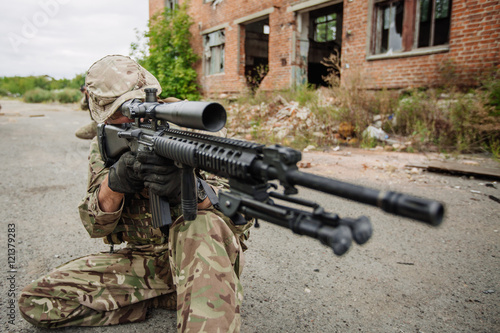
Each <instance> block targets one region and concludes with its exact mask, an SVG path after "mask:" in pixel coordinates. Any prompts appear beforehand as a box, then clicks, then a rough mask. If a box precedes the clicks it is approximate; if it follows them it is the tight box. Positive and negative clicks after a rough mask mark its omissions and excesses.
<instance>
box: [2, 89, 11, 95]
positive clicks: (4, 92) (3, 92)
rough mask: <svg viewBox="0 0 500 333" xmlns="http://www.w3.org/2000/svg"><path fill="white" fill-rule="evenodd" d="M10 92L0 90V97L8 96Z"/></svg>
mask: <svg viewBox="0 0 500 333" xmlns="http://www.w3.org/2000/svg"><path fill="white" fill-rule="evenodd" d="M9 94H10V92H9V91H8V90H7V89H5V88H0V96H2V97H4V96H9Z"/></svg>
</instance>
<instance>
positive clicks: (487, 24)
mask: <svg viewBox="0 0 500 333" xmlns="http://www.w3.org/2000/svg"><path fill="white" fill-rule="evenodd" d="M451 15H452V16H451V30H450V43H449V51H445V52H437V53H433V54H429V55H415V56H409V57H403V58H393V59H381V60H366V58H367V56H368V44H369V43H368V42H369V41H368V36H369V31H368V25H367V24H368V16H369V5H368V1H360V0H353V1H352V2H348V1H344V42H343V45H342V47H343V49H342V63H343V65H344V68H343V72H342V75H343V77H342V79H343V82H345V81H346V79H348V78H349V76H350V75H351V76H353V75H358V73H362V75H363V77H364V78H365V80H366V85H367V86H368V87H370V88H382V87H387V88H401V87H412V86H432V85H439V84H442V83H444V81H445V80H446V79H445V77H444V76H443V74H449V68H450V66H451V68H453V70H454V71H455V73H456V76H455V79H456V80H458V81H459V82H460V83H461V84H464V85H476V84H477V83H478V81H477V79H478V78H480V77H481V75H483V74H484V73H486V72H487V71H488V70H490V69H491V68H492V67H498V66H499V65H500V2H499V1H497V0H467V1H466V0H454V1H453V6H452V14H451ZM349 30H350V31H351V34H350V35H349V34H347V32H348V31H349ZM447 64H448V67H447ZM346 65H348V67H349V68H345V66H346ZM443 67H444V68H445V70H444V71H443V70H442V68H443ZM446 68H448V69H446Z"/></svg>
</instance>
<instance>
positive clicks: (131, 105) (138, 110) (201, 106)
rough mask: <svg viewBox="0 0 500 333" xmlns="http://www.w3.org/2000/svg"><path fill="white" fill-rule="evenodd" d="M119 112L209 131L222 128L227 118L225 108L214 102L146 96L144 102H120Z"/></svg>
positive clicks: (133, 116)
mask: <svg viewBox="0 0 500 333" xmlns="http://www.w3.org/2000/svg"><path fill="white" fill-rule="evenodd" d="M146 90H148V89H146ZM147 93H149V92H147ZM155 100H156V98H155ZM121 112H122V113H123V115H125V116H127V117H129V118H130V119H142V118H144V119H152V120H164V121H168V122H171V123H174V124H176V125H178V126H181V127H188V128H194V129H199V130H204V131H210V132H217V131H219V130H220V129H222V128H223V127H224V126H225V125H226V119H227V117H226V109H224V107H223V106H222V105H220V104H219V103H214V102H191V101H180V102H173V103H158V102H156V101H154V102H153V101H148V98H146V102H142V101H140V100H138V99H133V100H130V101H127V102H125V103H123V104H122V106H121Z"/></svg>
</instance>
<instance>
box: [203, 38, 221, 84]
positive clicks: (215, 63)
mask: <svg viewBox="0 0 500 333" xmlns="http://www.w3.org/2000/svg"><path fill="white" fill-rule="evenodd" d="M203 40H204V50H205V52H204V59H205V74H207V75H210V74H217V73H224V46H225V43H226V37H225V33H224V30H218V31H214V32H211V33H209V34H206V35H205V36H204V39H203Z"/></svg>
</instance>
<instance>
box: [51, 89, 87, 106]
mask: <svg viewBox="0 0 500 333" xmlns="http://www.w3.org/2000/svg"><path fill="white" fill-rule="evenodd" d="M55 95H56V96H55V99H56V101H58V102H59V103H76V102H78V101H79V100H80V99H81V97H82V93H81V92H80V90H79V89H72V88H66V89H63V90H59V91H57V92H56V94H55Z"/></svg>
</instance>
